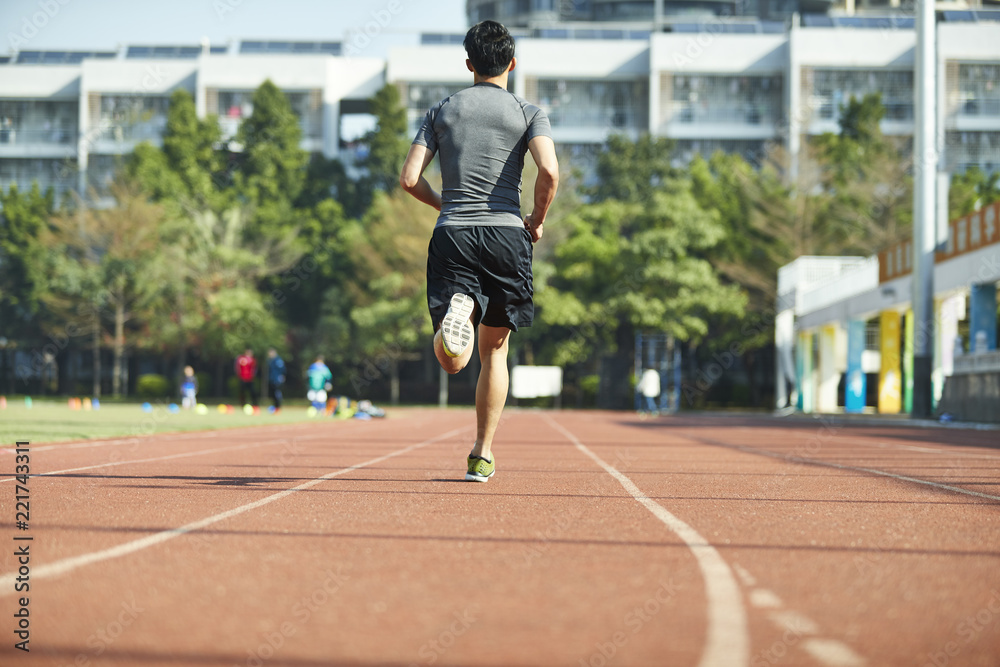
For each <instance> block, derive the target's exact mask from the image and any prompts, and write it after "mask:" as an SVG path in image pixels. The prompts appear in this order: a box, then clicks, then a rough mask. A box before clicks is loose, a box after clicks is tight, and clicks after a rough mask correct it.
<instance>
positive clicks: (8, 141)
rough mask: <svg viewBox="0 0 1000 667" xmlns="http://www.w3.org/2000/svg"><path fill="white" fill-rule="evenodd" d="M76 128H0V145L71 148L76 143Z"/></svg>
mask: <svg viewBox="0 0 1000 667" xmlns="http://www.w3.org/2000/svg"><path fill="white" fill-rule="evenodd" d="M76 139H77V132H76V128H74V129H72V130H63V129H57V130H52V129H49V130H45V129H26V130H22V129H18V128H0V145H19V146H25V145H31V144H34V145H37V144H49V145H59V146H71V145H73V144H74V143H75V142H76Z"/></svg>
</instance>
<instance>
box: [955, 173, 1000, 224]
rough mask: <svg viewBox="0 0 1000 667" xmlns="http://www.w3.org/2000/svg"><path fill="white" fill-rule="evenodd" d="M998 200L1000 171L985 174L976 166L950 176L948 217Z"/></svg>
mask: <svg viewBox="0 0 1000 667" xmlns="http://www.w3.org/2000/svg"><path fill="white" fill-rule="evenodd" d="M996 201H1000V172H996V171H994V172H992V173H989V174H987V173H986V172H984V171H983V170H982V169H980V168H979V167H977V166H972V167H970V168H968V169H966V170H965V171H964V172H962V173H961V174H955V175H954V176H952V177H951V186H950V187H949V190H948V219H949V220H954V219H955V218H958V217H960V216H963V215H968V214H969V213H972V212H973V211H977V210H979V209H980V208H982V207H983V206H989V205H990V204H992V203H993V202H996Z"/></svg>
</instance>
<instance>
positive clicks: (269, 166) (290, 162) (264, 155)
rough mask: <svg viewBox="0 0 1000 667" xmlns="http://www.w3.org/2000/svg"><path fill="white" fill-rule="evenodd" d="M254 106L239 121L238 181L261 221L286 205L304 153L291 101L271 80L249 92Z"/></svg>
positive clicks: (295, 192) (295, 190)
mask: <svg viewBox="0 0 1000 667" xmlns="http://www.w3.org/2000/svg"><path fill="white" fill-rule="evenodd" d="M252 103H253V112H252V113H251V114H250V115H249V116H248V117H247V118H246V119H245V120H244V121H243V122H242V123H241V124H240V128H239V131H238V132H237V133H236V140H237V142H238V143H239V144H240V146H241V151H242V155H241V160H240V164H239V171H238V184H239V187H240V190H241V191H242V192H243V194H244V196H245V197H246V198H247V201H248V202H249V203H250V204H251V205H252V206H254V207H255V209H256V210H257V211H258V212H263V213H264V214H265V218H267V219H266V220H264V221H262V222H278V223H279V224H280V223H281V222H282V221H281V220H280V219H277V218H276V217H275V216H276V215H278V214H280V213H281V212H283V211H287V209H288V208H290V206H291V203H292V202H294V201H295V200H296V199H297V198H298V196H299V194H300V193H301V192H302V188H303V186H304V185H305V180H306V166H307V165H308V162H309V154H308V153H307V152H306V151H305V150H303V149H302V147H301V146H300V143H301V141H302V129H301V128H300V126H299V120H298V118H297V117H296V115H295V113H294V111H293V110H292V105H291V104H290V103H289V101H288V97H286V96H285V94H284V93H283V92H281V90H279V89H278V87H277V86H275V85H274V84H273V83H272V82H271V81H270V80H267V81H264V83H262V84H261V85H260V86H259V87H258V88H257V90H256V91H254V94H253V99H252Z"/></svg>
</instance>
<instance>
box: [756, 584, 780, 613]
mask: <svg viewBox="0 0 1000 667" xmlns="http://www.w3.org/2000/svg"><path fill="white" fill-rule="evenodd" d="M750 604H752V605H753V606H754V607H756V608H757V609H780V608H781V598H779V597H778V596H777V595H776V594H774V593H773V592H771V591H769V590H767V589H766V588H755V589H754V590H752V591H750Z"/></svg>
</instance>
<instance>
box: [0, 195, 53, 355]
mask: <svg viewBox="0 0 1000 667" xmlns="http://www.w3.org/2000/svg"><path fill="white" fill-rule="evenodd" d="M0 206H2V210H0V322H2V323H3V331H2V332H0V334H2V335H4V336H11V337H13V338H20V337H26V336H32V335H35V334H37V333H38V331H39V329H38V327H39V325H40V320H39V310H40V308H41V307H42V296H43V295H44V293H45V290H46V289H47V278H46V272H45V260H44V258H45V256H46V252H47V251H46V248H45V244H44V243H43V242H42V241H41V235H42V232H43V231H44V230H45V229H46V228H47V227H48V221H49V218H50V217H51V216H52V214H53V213H54V210H55V196H54V194H53V192H52V190H49V191H48V192H45V193H43V192H42V191H41V189H40V188H39V187H38V183H34V184H32V186H31V189H30V190H28V191H27V192H20V191H19V190H18V188H17V186H16V185H11V186H10V189H9V190H8V191H7V193H6V194H5V193H3V192H2V191H0Z"/></svg>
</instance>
